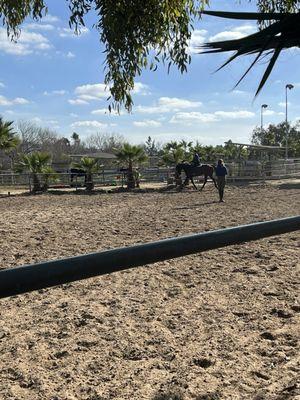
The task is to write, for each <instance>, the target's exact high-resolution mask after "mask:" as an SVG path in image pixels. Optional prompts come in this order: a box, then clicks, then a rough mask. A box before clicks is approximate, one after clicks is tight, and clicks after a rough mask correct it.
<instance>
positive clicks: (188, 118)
mask: <svg viewBox="0 0 300 400" xmlns="http://www.w3.org/2000/svg"><path fill="white" fill-rule="evenodd" d="M254 116H255V113H253V112H250V111H245V110H240V111H216V112H214V113H201V112H197V111H194V112H178V113H176V114H175V115H174V116H173V117H172V118H171V119H170V123H172V124H183V125H187V126H191V125H194V124H195V123H209V122H218V121H221V120H224V119H245V118H252V117H254Z"/></svg>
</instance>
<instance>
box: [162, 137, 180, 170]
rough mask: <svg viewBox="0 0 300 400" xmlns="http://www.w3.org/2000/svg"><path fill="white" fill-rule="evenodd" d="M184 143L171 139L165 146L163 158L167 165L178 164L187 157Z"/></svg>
mask: <svg viewBox="0 0 300 400" xmlns="http://www.w3.org/2000/svg"><path fill="white" fill-rule="evenodd" d="M185 156H186V154H185V150H184V147H183V143H177V142H176V141H171V142H169V143H167V144H166V145H165V146H164V148H163V154H162V160H163V162H164V163H165V164H166V165H171V166H173V165H176V164H178V163H179V162H180V161H183V160H184V158H185Z"/></svg>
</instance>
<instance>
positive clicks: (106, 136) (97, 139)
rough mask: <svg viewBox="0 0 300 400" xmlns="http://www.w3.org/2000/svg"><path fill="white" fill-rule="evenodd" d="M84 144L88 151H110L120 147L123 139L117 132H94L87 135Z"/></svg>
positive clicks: (123, 141)
mask: <svg viewBox="0 0 300 400" xmlns="http://www.w3.org/2000/svg"><path fill="white" fill-rule="evenodd" d="M85 143H86V146H87V147H88V149H89V150H90V151H103V152H106V153H112V152H113V151H114V150H115V149H120V148H121V147H122V146H123V144H124V143H125V139H124V137H123V136H122V135H120V134H118V133H100V132H98V133H96V134H94V135H91V136H89V137H88V138H87V139H86V141H85Z"/></svg>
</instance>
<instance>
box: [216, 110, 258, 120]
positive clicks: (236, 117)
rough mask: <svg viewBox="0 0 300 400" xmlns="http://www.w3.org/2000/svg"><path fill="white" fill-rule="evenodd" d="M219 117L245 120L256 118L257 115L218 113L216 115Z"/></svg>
mask: <svg viewBox="0 0 300 400" xmlns="http://www.w3.org/2000/svg"><path fill="white" fill-rule="evenodd" d="M214 115H216V116H217V117H220V118H222V119H244V118H252V117H255V113H254V112H251V111H244V110H242V111H216V112H215V113H214Z"/></svg>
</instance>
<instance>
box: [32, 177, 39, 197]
mask: <svg viewBox="0 0 300 400" xmlns="http://www.w3.org/2000/svg"><path fill="white" fill-rule="evenodd" d="M32 180H33V188H32V192H33V193H36V192H39V191H40V190H41V184H40V180H39V177H38V175H37V174H36V173H33V174H32Z"/></svg>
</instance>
